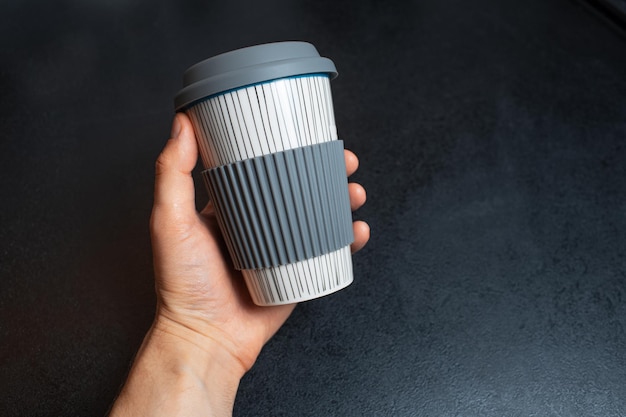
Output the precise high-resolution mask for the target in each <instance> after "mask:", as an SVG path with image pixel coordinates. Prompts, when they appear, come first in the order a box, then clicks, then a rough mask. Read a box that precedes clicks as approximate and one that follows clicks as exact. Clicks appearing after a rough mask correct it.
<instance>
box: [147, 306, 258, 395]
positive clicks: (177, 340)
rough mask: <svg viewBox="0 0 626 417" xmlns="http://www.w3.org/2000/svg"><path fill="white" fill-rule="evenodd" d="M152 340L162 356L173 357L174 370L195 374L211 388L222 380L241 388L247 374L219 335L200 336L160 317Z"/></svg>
mask: <svg viewBox="0 0 626 417" xmlns="http://www.w3.org/2000/svg"><path fill="white" fill-rule="evenodd" d="M148 339H149V341H148V343H152V344H154V345H155V347H156V348H157V349H158V350H159V351H160V352H161V353H162V354H166V355H168V356H170V357H171V358H170V359H171V360H172V361H173V363H174V364H175V368H174V369H176V370H177V371H180V372H182V373H191V374H192V375H193V376H195V377H197V378H198V379H200V380H201V381H203V382H204V383H205V384H207V386H209V384H215V382H216V381H219V380H221V381H222V382H231V383H235V384H236V385H238V384H239V380H240V379H241V378H242V377H243V375H244V374H245V372H246V369H245V368H244V366H243V365H242V364H241V362H240V361H239V360H238V358H237V357H236V356H235V355H233V354H232V353H231V351H230V350H228V349H227V348H226V346H225V345H224V344H223V343H222V342H221V341H220V340H219V336H218V335H215V336H213V335H210V334H207V333H206V332H205V333H200V332H198V331H196V330H194V329H192V328H190V327H186V326H184V325H182V324H180V323H178V322H176V321H173V320H172V319H170V318H168V317H165V316H162V315H157V318H156V319H155V321H154V323H153V325H152V328H151V329H150V333H149V336H148ZM216 377H219V380H216Z"/></svg>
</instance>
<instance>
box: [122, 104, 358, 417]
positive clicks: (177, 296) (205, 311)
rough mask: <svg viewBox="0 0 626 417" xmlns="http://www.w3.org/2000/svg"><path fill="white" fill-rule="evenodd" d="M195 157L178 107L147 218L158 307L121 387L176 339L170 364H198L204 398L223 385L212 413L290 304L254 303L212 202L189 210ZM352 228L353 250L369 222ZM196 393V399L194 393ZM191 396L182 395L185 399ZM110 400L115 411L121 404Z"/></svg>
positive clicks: (352, 165) (349, 156)
mask: <svg viewBox="0 0 626 417" xmlns="http://www.w3.org/2000/svg"><path fill="white" fill-rule="evenodd" d="M345 158H346V166H347V172H346V174H347V175H348V176H349V175H351V174H352V173H354V172H355V171H356V169H357V167H358V159H357V157H356V156H355V155H354V154H353V153H352V152H350V151H345ZM197 159H198V149H197V145H196V140H195V137H194V133H193V129H192V126H191V123H190V121H189V119H188V118H187V116H186V115H184V114H182V113H180V114H177V115H176V117H175V119H174V123H173V127H172V138H171V139H170V140H169V141H168V143H167V145H166V146H165V149H164V150H163V152H162V153H161V155H160V156H159V158H158V160H157V164H156V185H155V199H154V207H153V211H152V218H151V222H150V230H151V233H152V244H153V253H154V270H155V280H156V290H157V300H158V302H157V313H156V318H155V323H154V325H153V327H152V329H151V331H150V333H149V334H148V336H147V337H146V341H144V345H143V346H142V349H141V350H140V353H139V355H138V360H137V361H136V363H135V367H134V368H133V370H131V375H130V377H129V382H128V383H127V387H129V386H130V387H131V388H132V384H131V379H132V376H133V372H135V373H141V374H144V372H147V373H148V374H150V372H151V371H150V369H145V370H144V371H141V370H139V371H136V370H135V368H138V367H139V366H138V365H137V363H138V362H139V358H140V355H142V353H145V352H146V351H148V353H145V355H144V356H148V357H150V356H151V354H150V351H151V350H152V351H154V350H155V348H154V347H153V346H155V345H156V346H157V347H158V349H156V352H155V354H156V355H157V357H163V356H165V357H166V358H167V357H169V356H167V355H166V354H164V351H167V350H168V349H170V350H172V349H171V348H172V346H175V348H174V349H173V350H174V351H176V355H177V356H183V357H184V358H182V359H184V360H186V362H182V364H181V361H177V360H176V359H173V361H174V364H173V365H172V366H173V367H174V368H176V369H177V372H179V373H181V372H184V371H186V370H192V371H193V370H194V369H195V370H199V371H200V372H196V375H195V377H197V381H202V382H203V384H204V388H205V389H207V391H211V390H213V391H212V392H209V393H208V394H209V397H210V396H213V397H215V396H216V394H220V391H221V392H222V394H223V395H218V397H220V398H218V399H216V400H215V401H218V402H220V404H219V405H216V404H215V401H210V402H211V403H212V404H211V406H212V407H214V409H215V410H217V411H216V413H218V414H219V413H220V412H224V410H228V406H230V409H231V410H232V403H233V402H234V394H235V393H236V389H237V386H238V382H239V379H240V378H241V376H243V374H244V373H245V372H246V371H247V370H249V369H250V368H251V367H252V365H253V364H254V362H255V360H256V358H257V356H258V355H259V353H260V351H261V349H262V347H263V345H264V344H265V343H266V342H267V341H268V340H269V338H270V337H271V336H272V335H273V334H274V333H275V332H276V331H277V330H278V328H279V327H280V326H281V325H282V324H283V323H284V321H285V320H286V319H287V317H288V316H289V314H290V313H291V312H292V311H293V309H294V307H295V305H293V304H292V305H282V306H274V307H258V306H256V305H255V304H253V302H252V300H251V298H250V295H249V294H248V291H247V289H246V287H245V283H244V281H243V277H242V276H241V274H240V273H239V272H238V271H236V270H234V269H233V267H232V265H231V261H230V258H229V257H228V256H227V253H226V251H225V249H224V245H223V241H222V237H221V234H220V232H219V229H218V227H217V222H216V219H215V216H214V214H213V210H212V207H211V206H210V205H208V206H207V207H205V209H204V210H202V211H201V212H200V213H198V212H197V211H196V207H195V196H194V184H193V179H192V176H191V171H192V170H193V168H194V167H195V165H196V162H197ZM348 189H349V193H350V205H351V207H352V210H356V209H358V208H359V207H361V206H362V205H363V204H364V203H365V198H366V196H365V190H364V189H363V187H361V186H360V185H359V184H355V183H351V184H349V186H348ZM353 228H354V236H355V241H354V243H353V244H352V250H353V252H355V251H357V250H359V249H361V248H362V247H363V246H364V245H365V244H366V243H367V241H368V239H369V226H368V225H367V224H366V223H364V222H361V221H357V222H354V224H353ZM155 340H156V341H155ZM163 345H165V346H163ZM181 352H182V353H181ZM152 356H154V354H153V355H152ZM146 361H147V362H149V363H151V362H150V360H146ZM146 361H144V362H146ZM190 361H193V363H189V362H190ZM150 366H154V364H152V365H150ZM150 366H147V367H148V368H150ZM156 366H158V365H156ZM181 367H182V371H181ZM187 367H190V369H187ZM216 367H217V368H219V369H216ZM139 368H140V367H139ZM140 369H141V368H140ZM152 373H154V371H152ZM192 373H193V372H192ZM215 375H220V378H221V380H217V381H216V380H213V383H212V384H211V381H206V378H207V377H214V376H215ZM144 377H145V375H144ZM215 384H217V385H215ZM127 387H125V388H124V391H122V394H121V395H120V399H118V403H120V402H122V403H127V401H126V402H125V401H124V400H125V399H129V397H131V396H130V393H129V391H130V390H131V388H127ZM135 388H136V389H141V388H142V387H141V386H137V387H135ZM187 388H188V391H194V390H193V389H189V387H187ZM233 388H234V389H233ZM144 391H145V387H144ZM157 391H159V392H160V390H158V389H157ZM224 391H225V392H224ZM194 392H195V391H194ZM136 395H139V394H136ZM159 395H160V394H159ZM198 395H199V397H198V398H200V397H201V393H200V392H198ZM144 397H145V393H144ZM231 397H232V398H231ZM131 399H132V397H131ZM226 399H228V400H226ZM120 400H122V401H120ZM231 400H232V401H231ZM192 402H193V401H190V400H189V399H187V400H186V406H187V407H189V406H190V404H192ZM117 405H118V404H117V403H116V408H117V409H118V410H120V409H122V408H123V407H117ZM146 406H149V404H148V405H144V407H146ZM207 406H208V404H207ZM215 407H217V408H215ZM116 408H114V410H113V411H114V412H115V411H116ZM139 410H141V414H148V413H146V409H145V408H142V409H135V412H138V411H139ZM220 410H221V411H220ZM160 411H163V409H161V410H160ZM186 412H191V409H187V411H186ZM205 412H206V410H205ZM187 415H189V414H187Z"/></svg>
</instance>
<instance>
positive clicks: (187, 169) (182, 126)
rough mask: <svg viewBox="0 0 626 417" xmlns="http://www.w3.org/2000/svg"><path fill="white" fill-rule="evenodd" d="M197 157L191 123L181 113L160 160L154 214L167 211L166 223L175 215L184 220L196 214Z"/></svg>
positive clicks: (176, 118) (175, 120)
mask: <svg viewBox="0 0 626 417" xmlns="http://www.w3.org/2000/svg"><path fill="white" fill-rule="evenodd" d="M197 158H198V147H197V145H196V140H195V137H194V134H193V128H192V127H191V122H190V121H189V118H187V116H185V115H184V114H182V113H179V114H177V115H176V116H175V117H174V121H173V123H172V133H171V138H170V140H168V141H167V144H166V145H165V148H164V149H163V151H162V152H161V154H160V155H159V157H158V159H157V162H156V172H155V186H154V212H153V214H154V215H157V214H163V213H164V214H166V215H167V216H166V217H167V218H166V219H164V222H165V223H168V222H169V221H171V216H175V217H176V218H178V219H181V216H183V217H185V216H192V215H195V213H196V206H195V191H194V185H193V178H192V176H191V171H192V170H193V168H194V167H195V165H196V161H197ZM168 219H169V220H168Z"/></svg>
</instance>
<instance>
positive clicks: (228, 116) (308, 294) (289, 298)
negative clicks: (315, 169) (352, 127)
mask: <svg viewBox="0 0 626 417" xmlns="http://www.w3.org/2000/svg"><path fill="white" fill-rule="evenodd" d="M185 112H186V113H187V115H188V116H189V117H190V119H191V121H192V124H193V126H194V130H195V133H196V138H197V140H198V145H199V149H200V156H201V159H202V162H203V164H204V166H205V168H206V169H209V168H215V167H219V166H223V165H227V164H232V163H235V162H238V161H243V160H247V159H250V158H255V157H259V156H264V155H268V154H272V153H277V152H282V151H286V150H290V149H294V148H299V147H304V146H309V145H315V144H319V143H323V142H328V141H333V140H337V128H336V125H335V117H334V111H333V102H332V95H331V89H330V79H329V77H328V75H326V74H308V75H303V76H294V77H288V78H280V79H276V80H272V81H268V82H264V83H259V84H255V85H251V86H247V87H242V88H238V89H235V90H231V91H227V92H224V93H221V94H218V95H215V96H213V97H209V98H207V99H205V100H202V101H199V102H197V103H196V104H194V105H193V106H191V107H189V108H187V109H186V110H185ZM242 273H243V276H244V278H245V280H246V283H247V286H248V289H249V291H250V294H251V296H252V298H253V301H254V302H255V303H256V304H258V305H278V304H289V303H296V302H300V301H305V300H310V299H313V298H317V297H321V296H324V295H327V294H330V293H333V292H335V291H338V290H340V289H342V288H344V287H346V286H348V285H349V284H350V283H351V282H352V280H353V274H352V258H351V253H350V247H349V245H347V246H345V247H343V248H340V249H338V250H335V251H333V252H330V253H327V254H322V255H320V256H316V257H314V258H310V259H305V260H301V261H298V262H294V263H291V264H285V265H278V266H272V267H268V268H258V269H244V270H242Z"/></svg>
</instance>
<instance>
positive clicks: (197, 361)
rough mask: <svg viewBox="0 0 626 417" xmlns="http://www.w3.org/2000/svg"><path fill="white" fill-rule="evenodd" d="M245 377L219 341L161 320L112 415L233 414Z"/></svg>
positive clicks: (161, 318) (172, 322)
mask: <svg viewBox="0 0 626 417" xmlns="http://www.w3.org/2000/svg"><path fill="white" fill-rule="evenodd" d="M244 373H245V370H244V368H243V366H242V365H241V363H240V362H239V361H238V360H237V359H236V358H234V357H233V356H232V355H231V353H230V352H228V351H227V350H226V349H225V348H224V347H223V346H221V345H220V344H219V343H218V342H216V341H215V340H213V339H211V338H210V337H207V336H206V335H203V334H199V333H197V332H196V331H194V330H192V329H190V328H186V327H184V326H182V325H180V324H178V323H176V322H174V321H172V320H170V319H168V318H166V317H159V316H157V318H156V320H155V321H154V323H153V325H152V327H151V328H150V331H149V332H148V334H147V335H146V338H145V339H144V342H143V344H142V346H141V348H140V350H139V352H138V354H137V357H136V359H135V362H134V364H133V367H132V369H131V371H130V374H129V377H128V380H127V382H126V385H125V386H124V389H123V390H122V392H121V393H120V396H119V398H118V400H117V401H116V404H115V405H114V407H113V410H112V413H111V416H115V417H118V416H125V415H155V416H159V415H163V416H165V415H211V416H225V415H232V408H233V405H234V402H235V396H236V394H237V388H238V387H239V381H240V379H241V377H242V376H243V374H244Z"/></svg>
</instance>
